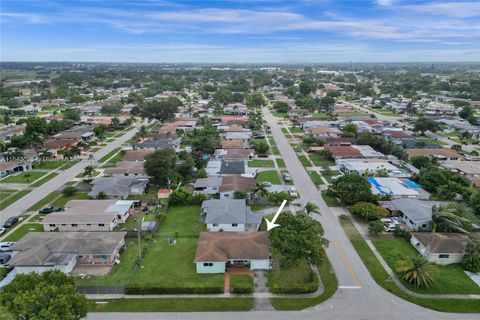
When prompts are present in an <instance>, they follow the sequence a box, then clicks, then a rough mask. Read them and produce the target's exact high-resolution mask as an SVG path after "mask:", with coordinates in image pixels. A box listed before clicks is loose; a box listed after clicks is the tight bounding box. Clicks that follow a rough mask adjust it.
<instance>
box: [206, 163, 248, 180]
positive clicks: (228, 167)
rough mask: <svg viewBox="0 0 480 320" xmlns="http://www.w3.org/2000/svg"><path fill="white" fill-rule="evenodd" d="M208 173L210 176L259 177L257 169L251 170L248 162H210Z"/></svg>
mask: <svg viewBox="0 0 480 320" xmlns="http://www.w3.org/2000/svg"><path fill="white" fill-rule="evenodd" d="M206 171H207V175H209V176H218V175H230V174H238V175H241V176H242V177H248V178H255V176H256V175H257V169H255V168H250V167H249V166H248V165H247V163H246V161H227V160H222V161H219V160H210V161H208V163H207V168H206Z"/></svg>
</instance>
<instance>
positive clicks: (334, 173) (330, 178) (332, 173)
mask: <svg viewBox="0 0 480 320" xmlns="http://www.w3.org/2000/svg"><path fill="white" fill-rule="evenodd" d="M338 175H340V171H336V170H333V171H330V173H329V174H324V173H323V172H322V176H323V177H324V178H325V180H327V181H328V183H330V184H331V183H332V181H333V177H336V176H338Z"/></svg>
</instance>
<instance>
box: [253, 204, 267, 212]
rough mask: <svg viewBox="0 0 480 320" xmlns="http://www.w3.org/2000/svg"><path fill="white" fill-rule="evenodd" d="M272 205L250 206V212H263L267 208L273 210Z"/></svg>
mask: <svg viewBox="0 0 480 320" xmlns="http://www.w3.org/2000/svg"><path fill="white" fill-rule="evenodd" d="M271 207H272V205H271V204H252V205H250V210H251V211H261V210H263V209H266V208H271Z"/></svg>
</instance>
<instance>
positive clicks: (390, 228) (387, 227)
mask: <svg viewBox="0 0 480 320" xmlns="http://www.w3.org/2000/svg"><path fill="white" fill-rule="evenodd" d="M399 225H400V223H389V224H386V225H385V227H384V228H383V230H385V232H393V231H395V230H397V228H398V226H399Z"/></svg>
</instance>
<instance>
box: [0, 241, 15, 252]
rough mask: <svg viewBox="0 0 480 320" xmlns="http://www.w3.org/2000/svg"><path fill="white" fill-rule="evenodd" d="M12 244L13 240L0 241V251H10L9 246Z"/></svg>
mask: <svg viewBox="0 0 480 320" xmlns="http://www.w3.org/2000/svg"><path fill="white" fill-rule="evenodd" d="M14 244H15V242H0V251H2V252H3V251H10V247H11V246H13V245H14Z"/></svg>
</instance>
